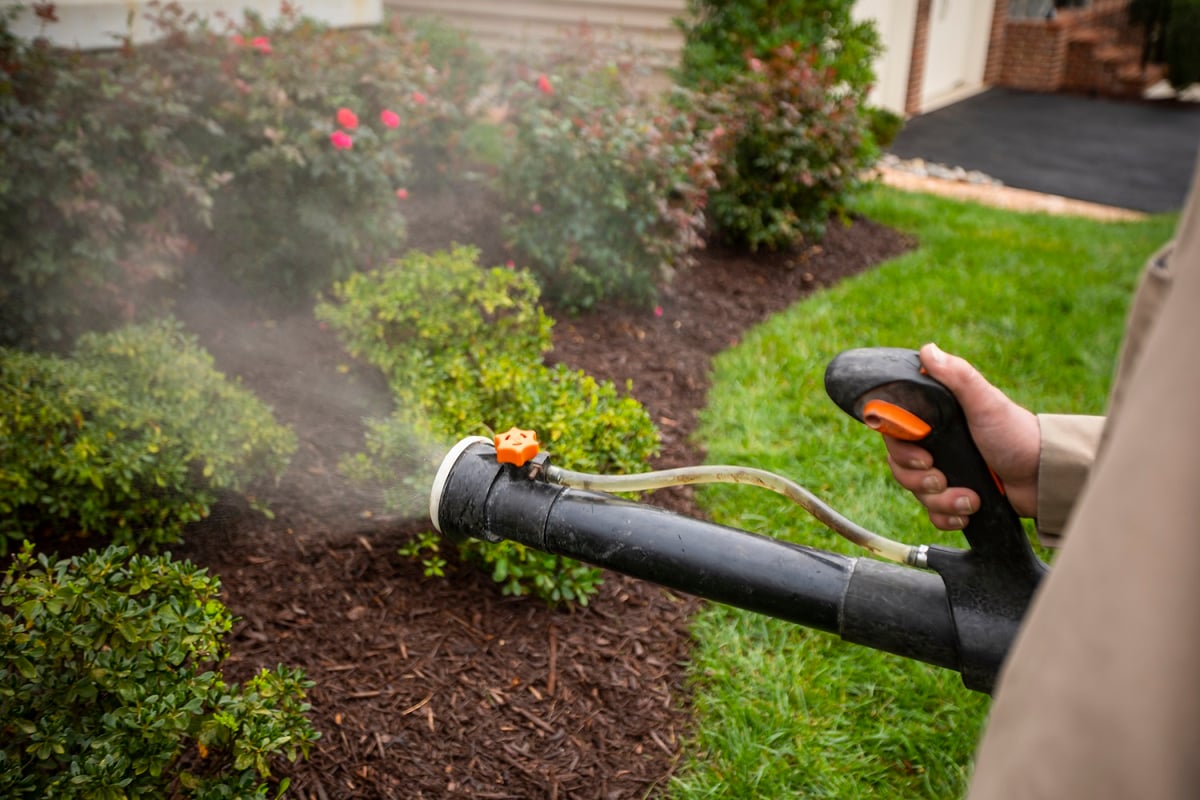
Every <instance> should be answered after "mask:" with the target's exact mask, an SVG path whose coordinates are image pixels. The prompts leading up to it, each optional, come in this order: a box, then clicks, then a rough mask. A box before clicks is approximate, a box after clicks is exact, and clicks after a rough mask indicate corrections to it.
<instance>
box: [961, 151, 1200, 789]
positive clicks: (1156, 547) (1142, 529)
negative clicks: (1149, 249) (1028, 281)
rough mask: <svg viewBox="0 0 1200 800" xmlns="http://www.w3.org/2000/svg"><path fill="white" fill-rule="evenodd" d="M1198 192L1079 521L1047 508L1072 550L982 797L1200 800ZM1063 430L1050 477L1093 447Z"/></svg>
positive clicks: (1033, 618)
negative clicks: (1071, 455) (1065, 452)
mask: <svg viewBox="0 0 1200 800" xmlns="http://www.w3.org/2000/svg"><path fill="white" fill-rule="evenodd" d="M1198 184H1200V172H1198V173H1197V180H1196V182H1195V183H1194V184H1193V188H1192V193H1191V198H1190V200H1189V203H1188V206H1187V208H1186V209H1185V211H1184V213H1183V216H1182V217H1181V219H1180V223H1179V228H1178V231H1177V236H1176V241H1175V246H1174V248H1173V249H1172V250H1171V251H1170V252H1169V253H1160V254H1159V257H1160V258H1162V260H1163V263H1162V265H1161V266H1154V265H1152V266H1151V267H1150V268H1149V270H1148V272H1147V277H1146V279H1145V281H1144V282H1143V286H1142V287H1141V289H1140V290H1139V296H1138V298H1137V299H1136V300H1135V304H1134V306H1135V310H1134V312H1133V317H1132V320H1131V322H1132V328H1133V329H1134V332H1133V333H1132V334H1131V338H1130V339H1129V340H1128V341H1127V342H1126V345H1125V347H1124V352H1123V357H1122V362H1121V365H1120V369H1119V370H1118V377H1117V381H1116V386H1115V388H1114V393H1113V397H1112V399H1111V402H1110V408H1109V414H1108V422H1107V424H1106V425H1104V427H1103V442H1102V444H1101V446H1100V448H1099V455H1098V457H1096V459H1095V462H1094V465H1093V466H1092V468H1091V470H1090V474H1088V473H1087V470H1086V468H1085V470H1084V472H1085V474H1086V480H1085V481H1083V482H1082V492H1081V493H1080V494H1078V499H1077V500H1076V501H1075V502H1074V504H1073V510H1071V511H1070V512H1069V514H1067V513H1064V512H1063V507H1064V506H1065V507H1066V508H1068V509H1069V508H1071V506H1072V503H1071V500H1070V498H1064V499H1063V500H1062V503H1061V504H1059V505H1057V506H1056V505H1055V504H1056V502H1057V501H1055V500H1054V499H1053V498H1048V499H1047V502H1046V504H1045V506H1046V507H1044V508H1043V507H1042V506H1039V516H1040V515H1041V514H1043V513H1045V514H1047V518H1046V519H1044V520H1043V519H1039V527H1041V526H1042V525H1043V524H1047V525H1048V527H1052V525H1053V522H1054V520H1053V519H1050V517H1052V516H1053V515H1055V514H1059V515H1061V516H1062V518H1063V519H1066V527H1065V528H1064V529H1063V546H1062V549H1061V550H1060V551H1059V554H1058V557H1057V558H1056V559H1055V562H1054V567H1053V569H1052V570H1051V572H1050V574H1049V576H1048V577H1047V578H1046V579H1045V580H1044V581H1043V583H1042V586H1041V588H1040V589H1039V591H1038V593H1037V595H1036V597H1035V598H1034V602H1033V604H1032V606H1031V607H1030V611H1029V614H1028V616H1027V617H1026V620H1025V622H1024V624H1023V626H1022V629H1021V632H1020V633H1019V634H1018V636H1017V640H1016V642H1015V643H1014V645H1013V649H1012V651H1011V652H1010V654H1009V658H1008V660H1007V662H1006V663H1005V665H1004V668H1003V670H1002V671H1001V674H1000V680H999V683H998V685H997V690H996V697H995V701H994V702H993V704H992V709H991V715H990V719H989V721H988V725H987V728H986V730H985V731H984V735H983V739H982V741H981V743H980V746H979V750H978V752H977V755H976V762H975V774H974V777H973V780H972V783H971V789H970V795H969V797H970V800H1001V799H1002V800H1024V799H1025V798H1047V799H1048V798H1054V800H1062V799H1068V800H1073V799H1074V798H1087V799H1088V800H1108V799H1109V798H1112V799H1113V800H1116V799H1117V798H1119V799H1120V800H1127V798H1139V799H1141V798H1150V799H1151V800H1168V799H1169V800H1175V798H1196V797H1200V685H1198V680H1197V667H1198V665H1200V414H1198V413H1197V402H1198V401H1200V353H1197V347H1198V345H1200V185H1198ZM1157 270H1162V271H1161V272H1157ZM1151 295H1157V299H1155V298H1154V297H1151ZM1147 298H1149V299H1147ZM1154 306H1157V309H1155V308H1154ZM1143 315H1144V316H1143ZM1139 326H1140V330H1139ZM1060 422H1061V421H1060V420H1054V419H1048V418H1043V421H1042V429H1043V433H1048V438H1049V440H1050V441H1048V442H1047V451H1046V452H1044V453H1043V462H1042V463H1043V466H1046V465H1047V464H1049V469H1050V470H1055V469H1058V467H1059V466H1061V463H1062V462H1058V461H1056V460H1055V459H1057V458H1058V457H1059V456H1060V455H1062V453H1060V452H1056V451H1055V450H1054V448H1056V447H1058V446H1059V445H1060V444H1062V443H1063V442H1066V444H1065V445H1064V446H1065V447H1066V448H1068V449H1070V448H1071V447H1075V448H1085V449H1086V445H1083V444H1080V443H1079V441H1078V440H1077V441H1076V442H1075V444H1071V443H1070V442H1069V441H1068V440H1069V438H1070V436H1069V435H1068V436H1067V437H1066V438H1065V439H1062V440H1059V439H1056V435H1057V433H1060V432H1061V429H1056V428H1055V426H1057V425H1059V423H1060ZM1083 424H1085V425H1095V424H1096V423H1094V422H1092V423H1083ZM1095 434H1096V430H1095V429H1093V430H1092V433H1091V434H1090V435H1092V436H1094V435H1095ZM1074 435H1076V436H1077V437H1078V436H1083V435H1085V434H1080V433H1079V431H1078V430H1076V431H1075V434H1074ZM1093 441H1094V440H1093ZM1051 477H1052V473H1051V472H1048V473H1047V475H1046V476H1045V477H1044V479H1043V483H1045V481H1047V480H1049V479H1050V478H1051ZM1046 485H1047V487H1048V486H1049V485H1048V484H1046ZM1040 491H1041V489H1040V488H1039V494H1040ZM1039 503H1041V498H1040V497H1039Z"/></svg>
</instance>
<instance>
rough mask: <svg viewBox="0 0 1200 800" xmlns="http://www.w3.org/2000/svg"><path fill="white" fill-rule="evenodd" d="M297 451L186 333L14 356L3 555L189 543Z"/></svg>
mask: <svg viewBox="0 0 1200 800" xmlns="http://www.w3.org/2000/svg"><path fill="white" fill-rule="evenodd" d="M295 446H296V445H295V438H294V437H293V435H292V433H291V431H289V430H288V429H286V428H283V427H281V426H279V425H278V424H276V422H275V421H274V419H273V418H272V416H271V412H270V410H269V409H267V408H266V407H265V406H263V405H262V404H261V403H260V402H259V401H258V400H256V399H255V398H254V397H253V396H252V395H250V394H249V393H247V392H246V391H245V390H243V389H241V388H240V387H238V386H236V385H234V384H231V383H229V382H228V381H227V380H226V379H225V378H224V376H222V375H221V374H220V373H218V372H216V371H215V370H214V369H213V367H212V359H211V357H210V356H209V355H208V354H207V353H205V352H204V351H203V350H201V349H200V347H199V346H198V345H197V344H196V342H195V340H194V339H192V338H191V337H190V336H188V335H186V334H184V333H183V331H182V329H181V328H180V327H179V325H178V324H176V323H173V322H169V321H164V322H159V323H155V324H150V325H144V326H134V327H129V328H125V329H121V330H117V331H114V332H111V333H107V334H103V335H100V334H87V335H85V336H84V337H82V338H81V339H80V341H79V344H78V346H77V348H76V351H75V354H74V357H73V358H69V359H66V358H60V357H57V356H44V355H36V354H31V353H22V352H19V351H15V350H4V349H0V553H3V552H4V551H5V550H6V544H7V540H8V539H10V538H17V539H19V538H24V537H32V536H37V535H41V534H47V533H85V534H93V535H100V536H105V537H108V538H110V539H111V540H112V541H114V542H116V543H125V542H134V543H138V542H141V543H150V544H155V543H162V542H173V541H177V540H178V539H179V537H180V534H181V532H182V530H183V526H184V525H186V524H187V523H189V522H193V521H195V520H198V519H201V518H203V517H205V516H207V515H208V511H209V508H210V507H211V505H212V503H213V502H214V501H215V499H216V495H217V492H218V491H221V490H230V491H237V492H244V491H249V490H250V488H251V486H252V485H253V484H254V483H255V482H256V481H258V480H262V479H271V478H275V477H277V476H279V475H280V474H282V472H283V471H284V470H285V469H286V467H287V464H288V460H289V457H290V456H291V454H292V452H293V451H294V450H295ZM250 500H251V502H252V503H254V504H255V505H256V506H259V507H262V506H261V504H260V503H258V502H257V501H255V500H254V498H253V497H251V498H250Z"/></svg>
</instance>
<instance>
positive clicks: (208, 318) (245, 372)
mask: <svg viewBox="0 0 1200 800" xmlns="http://www.w3.org/2000/svg"><path fill="white" fill-rule="evenodd" d="M409 219H410V236H409V244H410V245H411V246H415V247H423V248H427V249H428V248H436V247H445V246H447V245H449V244H450V243H451V242H460V243H473V244H477V245H478V246H479V247H480V248H481V250H482V251H483V260H484V263H503V261H504V260H505V258H506V256H505V254H504V252H503V248H502V247H501V246H500V244H499V240H498V237H497V235H496V224H495V223H496V220H497V209H496V207H495V206H494V204H493V203H491V201H490V199H489V198H488V197H487V196H486V195H484V194H482V193H480V192H475V193H473V194H471V195H469V196H465V197H456V198H452V197H450V196H449V195H445V196H439V197H436V198H431V199H427V201H426V202H423V203H418V202H416V201H415V200H414V201H412V207H411V209H410V212H409ZM911 245H912V242H911V241H910V240H908V239H907V238H906V237H904V236H902V235H900V234H898V233H897V232H895V231H892V230H890V229H887V228H884V227H882V226H879V225H876V224H874V223H872V222H870V221H867V220H862V219H854V220H852V221H851V222H850V223H849V224H847V225H843V224H842V223H841V222H833V223H831V224H830V227H829V232H828V235H827V237H826V239H825V240H824V241H823V242H822V243H821V244H820V245H819V246H812V247H809V248H807V249H805V250H802V251H797V252H790V253H761V254H757V255H748V254H745V253H741V252H737V251H733V250H728V249H722V248H719V247H715V248H712V249H709V250H707V251H704V252H701V253H700V254H699V258H700V263H699V264H698V265H697V266H696V267H695V268H694V269H691V270H688V271H687V272H686V273H685V274H683V275H681V276H680V279H679V280H677V281H676V282H675V284H674V286H672V287H671V288H669V289H668V290H666V291H665V292H664V294H663V297H662V309H663V313H662V315H661V316H656V315H655V314H653V313H650V312H648V311H645V310H628V309H620V308H606V309H604V310H602V311H599V312H596V313H590V314H586V315H582V316H577V317H570V316H568V315H565V314H558V313H556V312H555V311H554V310H553V309H547V310H548V313H550V314H551V316H552V317H555V318H556V319H557V324H556V326H555V329H554V336H555V339H554V341H555V347H554V351H553V352H552V353H550V354H549V356H548V360H550V361H556V362H563V363H566V364H569V365H571V366H573V367H578V368H581V369H583V370H585V371H587V372H589V373H590V374H592V375H595V376H596V377H598V378H605V379H610V380H614V381H617V382H619V384H620V385H624V382H625V380H626V379H632V381H633V394H634V396H636V397H637V399H638V400H640V401H641V402H642V403H643V404H644V405H645V406H646V407H647V408H648V410H649V411H650V413H651V414H652V416H653V418H654V420H655V421H656V422H657V423H658V425H659V427H660V429H661V431H662V438H663V449H662V454H661V456H660V457H659V458H658V459H657V461H656V464H655V466H658V467H669V466H679V465H685V464H693V463H697V462H699V461H701V460H702V459H703V453H702V452H701V451H700V450H698V449H697V448H696V446H695V445H694V443H692V442H691V441H689V437H690V434H691V433H692V432H693V430H694V428H695V424H696V414H697V411H698V410H699V409H700V408H701V407H702V406H703V404H704V402H705V394H706V391H707V388H708V372H709V364H710V361H711V359H712V357H713V355H714V354H716V353H717V352H719V351H721V350H723V349H725V348H727V347H729V346H730V345H733V344H736V343H737V341H738V340H739V338H740V337H741V336H742V335H743V333H744V332H745V331H746V329H747V328H749V327H750V326H752V325H755V324H757V323H759V322H761V321H762V320H764V319H765V318H766V317H768V316H769V315H770V314H772V313H774V312H776V311H779V310H781V309H783V308H785V307H786V306H788V305H790V304H791V303H794V302H795V301H796V300H798V299H800V298H801V297H803V296H805V295H806V294H808V293H810V292H812V291H814V290H817V289H819V288H821V287H823V286H827V285H830V284H832V283H834V282H836V281H838V280H840V279H841V278H843V277H846V276H848V275H852V274H855V273H857V272H859V271H861V270H864V269H867V268H869V267H871V266H872V265H874V264H876V263H878V262H879V261H881V260H883V259H885V258H887V257H890V256H892V255H895V254H897V253H899V252H902V251H903V250H905V249H907V248H909V247H910V246H911ZM177 313H178V315H179V316H180V317H181V318H182V319H184V320H185V322H186V323H187V324H188V325H189V326H190V327H191V328H192V329H193V330H195V331H196V332H197V334H198V335H199V336H200V338H201V341H202V343H203V344H204V345H205V346H206V347H207V348H208V349H209V350H210V352H212V353H213V355H214V357H215V358H216V361H217V366H218V368H220V369H222V370H223V371H225V372H226V373H228V374H231V375H237V376H239V377H240V379H241V380H242V382H243V383H244V384H245V385H246V386H248V387H249V388H251V389H252V390H254V391H255V392H256V393H258V394H259V396H261V397H263V398H264V399H265V400H266V401H267V402H268V403H270V404H271V405H272V406H273V407H274V408H275V410H276V413H277V415H278V417H279V418H280V419H281V420H282V421H284V422H286V423H288V424H289V425H291V426H293V428H294V429H295V430H296V433H297V435H298V436H299V437H300V440H301V444H300V450H299V452H298V453H297V455H296V458H295V459H294V463H293V465H292V468H291V470H290V471H289V473H288V474H287V475H286V476H285V478H284V480H283V482H282V483H281V484H280V485H279V486H278V487H276V488H275V489H274V490H273V491H272V492H271V494H270V497H269V501H270V504H271V507H272V508H273V509H274V510H275V512H276V518H275V519H274V520H267V519H264V518H262V517H261V516H258V515H256V514H253V513H251V512H249V511H248V510H246V509H245V508H244V507H242V506H241V505H239V504H238V503H236V502H232V501H231V502H228V503H224V504H222V505H220V506H219V507H218V508H217V509H216V510H215V512H214V514H213V515H212V516H211V517H210V518H209V519H208V520H206V521H205V522H203V523H201V524H198V525H196V526H194V527H193V528H192V529H191V530H190V532H189V535H188V537H187V540H186V541H185V542H184V543H183V544H182V545H180V546H178V547H176V548H175V549H174V555H175V556H176V557H180V558H188V559H190V560H192V561H193V562H195V563H198V564H200V565H203V566H206V567H208V568H209V569H210V570H211V571H212V572H213V573H215V574H217V575H218V576H220V578H221V582H222V585H223V587H224V592H225V600H226V603H227V605H228V606H229V608H230V609H231V610H232V612H233V613H234V614H236V615H237V616H238V618H239V622H238V623H237V624H236V625H235V627H234V629H233V631H232V635H231V636H230V637H229V643H230V647H231V655H230V658H229V660H228V661H227V663H226V664H225V667H224V671H225V674H226V677H227V678H228V679H230V680H234V681H241V680H244V679H245V678H247V677H248V676H250V675H251V674H253V672H255V671H257V670H258V669H260V668H264V667H266V668H273V667H274V666H275V665H276V664H279V663H282V664H287V665H289V666H294V667H301V668H303V669H304V670H305V672H306V673H307V675H308V677H309V678H311V679H312V680H313V681H315V684H316V685H315V686H314V687H313V689H312V690H311V691H310V700H311V702H312V705H313V711H312V718H313V721H314V723H315V725H316V727H317V728H318V729H319V730H320V731H321V734H322V738H321V739H320V740H319V742H318V743H317V745H316V746H315V748H314V752H313V754H312V757H311V758H310V760H308V761H307V762H302V763H298V764H294V765H293V764H286V763H282V764H280V765H279V769H278V770H277V774H278V775H279V776H280V777H282V776H287V777H290V779H291V781H292V784H291V785H292V788H291V792H290V795H291V796H294V797H303V798H319V799H320V800H326V799H332V798H428V797H471V798H568V797H570V798H625V797H643V796H647V795H650V796H654V795H655V794H657V793H658V792H659V790H660V789H662V788H663V787H664V786H665V785H666V783H667V781H668V780H669V778H670V776H671V774H672V772H673V771H674V770H675V768H676V766H677V764H678V763H679V760H680V757H681V743H682V742H683V741H684V740H685V739H686V737H687V736H688V733H689V726H690V724H691V723H690V716H689V711H688V705H689V703H688V701H689V695H688V688H687V686H686V683H685V669H686V662H687V660H688V656H689V646H690V642H689V634H688V620H689V617H690V615H691V614H692V613H693V612H694V611H695V610H696V608H697V606H698V603H699V601H697V600H695V599H693V598H689V597H684V596H680V595H677V594H673V593H671V592H669V591H666V590H664V589H662V588H659V587H656V586H652V585H648V584H645V583H641V582H638V581H635V580H632V579H629V578H625V577H623V576H619V575H616V574H612V573H606V575H605V581H604V585H603V587H602V589H601V591H600V593H599V595H598V596H597V597H595V598H594V599H593V600H592V602H591V603H590V604H589V605H588V606H587V607H586V608H574V609H559V610H554V609H550V608H547V607H546V605H545V604H544V603H542V602H540V601H538V600H536V599H531V598H511V597H504V596H502V595H501V594H500V592H499V587H498V585H497V584H494V583H493V582H492V581H491V580H490V578H489V577H488V576H486V575H483V574H481V573H479V572H478V571H477V570H475V569H473V568H471V567H470V566H467V565H464V564H460V563H458V562H457V561H456V559H455V558H454V557H453V555H452V554H451V555H450V556H449V560H450V574H449V577H448V578H445V579H439V578H425V577H423V575H422V573H421V567H420V565H419V564H416V563H414V562H412V561H410V560H408V559H406V558H404V557H402V556H399V555H398V554H397V548H398V547H400V546H401V545H403V544H404V543H405V542H407V541H409V540H410V539H411V537H413V536H414V535H416V534H417V533H419V532H421V531H424V530H428V529H429V527H430V526H429V523H428V520H425V519H418V520H400V519H394V518H391V517H389V516H387V515H386V512H385V511H384V509H383V508H381V507H380V505H379V501H378V498H377V497H376V496H374V495H373V494H372V493H370V492H366V491H364V490H362V489H357V488H355V487H352V486H349V485H347V484H346V483H345V482H344V481H343V480H342V479H341V478H340V476H339V475H338V472H337V467H336V464H337V460H338V458H339V457H341V456H342V455H343V454H345V453H348V452H354V451H356V450H358V449H359V448H360V446H361V442H362V431H363V429H362V423H361V419H362V417H363V416H368V415H380V416H382V415H385V414H386V413H387V412H388V410H389V399H388V395H387V391H386V387H385V386H384V385H383V382H382V379H381V378H380V377H379V376H378V375H376V374H375V373H374V372H373V371H372V370H371V369H369V368H366V367H364V366H362V365H357V364H354V363H353V362H352V360H351V359H350V358H349V357H348V356H347V355H346V354H345V353H344V352H343V351H342V350H341V348H340V347H339V346H338V344H337V342H336V340H335V339H334V337H333V335H332V333H331V332H328V331H326V330H323V329H322V327H321V326H319V325H318V324H317V323H316V322H315V321H314V320H313V318H312V317H311V315H306V314H301V315H297V316H295V317H292V318H288V319H269V318H266V317H265V316H264V315H263V314H261V313H260V312H256V311H254V309H253V307H252V306H250V305H248V304H245V303H243V302H240V301H236V300H231V299H229V298H224V299H222V300H214V299H211V297H209V296H207V295H204V294H201V293H199V292H193V293H192V294H191V295H189V297H188V298H187V299H186V300H183V301H181V303H180V305H179V308H178V309H177ZM536 425H537V421H536V420H529V421H528V422H527V426H528V427H536ZM651 500H652V502H655V503H657V504H660V505H664V506H666V507H668V508H670V509H672V510H674V511H678V512H680V513H685V514H691V515H697V514H699V512H698V511H697V509H696V507H695V505H694V503H693V501H692V496H691V494H690V492H688V491H687V490H671V491H669V492H659V493H656V494H655V495H654V496H653V497H652V498H651Z"/></svg>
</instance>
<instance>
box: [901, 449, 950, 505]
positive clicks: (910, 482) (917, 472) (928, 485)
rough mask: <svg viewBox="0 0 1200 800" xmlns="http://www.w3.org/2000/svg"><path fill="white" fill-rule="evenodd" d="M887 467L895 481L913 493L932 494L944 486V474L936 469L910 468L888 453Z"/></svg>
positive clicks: (941, 489)
mask: <svg viewBox="0 0 1200 800" xmlns="http://www.w3.org/2000/svg"><path fill="white" fill-rule="evenodd" d="M888 467H890V468H891V470H892V477H894V478H895V479H896V483H898V484H900V485H901V486H903V487H904V488H905V489H908V490H909V491H910V492H912V493H913V494H915V495H934V494H937V493H939V492H941V491H943V490H944V489H945V488H946V476H945V475H943V474H942V472H941V470H936V469H910V468H908V467H906V466H905V465H904V464H902V463H900V462H897V461H896V460H894V459H893V458H892V456H891V454H890V453H889V454H888Z"/></svg>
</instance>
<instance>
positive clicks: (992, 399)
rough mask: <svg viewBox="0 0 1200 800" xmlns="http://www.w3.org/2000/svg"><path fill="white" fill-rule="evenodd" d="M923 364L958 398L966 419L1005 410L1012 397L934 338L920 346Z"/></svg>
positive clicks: (929, 372)
mask: <svg viewBox="0 0 1200 800" xmlns="http://www.w3.org/2000/svg"><path fill="white" fill-rule="evenodd" d="M921 366H922V367H924V368H925V371H926V372H927V373H928V374H929V376H930V377H931V378H933V379H935V380H937V381H938V382H939V383H941V384H942V385H944V386H945V387H946V388H947V389H949V390H950V391H951V392H952V393H953V394H954V396H955V397H956V398H957V399H958V402H959V404H960V405H961V406H962V408H963V413H965V414H966V415H967V419H968V420H971V419H972V418H976V420H977V421H982V420H979V419H978V418H979V417H983V418H985V419H986V418H987V417H988V416H989V415H991V414H999V413H1001V412H1002V411H1004V410H1006V408H1007V406H1008V405H1009V400H1008V398H1007V397H1006V396H1005V394H1004V393H1003V392H1001V391H1000V390H999V389H997V388H996V387H995V386H993V385H992V384H991V383H989V382H988V380H987V378H985V377H983V375H982V373H980V372H979V370H977V369H975V367H974V366H973V365H972V364H971V362H969V361H967V360H966V359H963V358H959V357H958V356H954V355H950V354H949V353H947V352H945V351H943V350H942V349H941V348H940V347H938V346H937V345H936V344H933V343H932V342H931V343H929V344H927V345H925V346H924V347H922V348H921Z"/></svg>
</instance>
